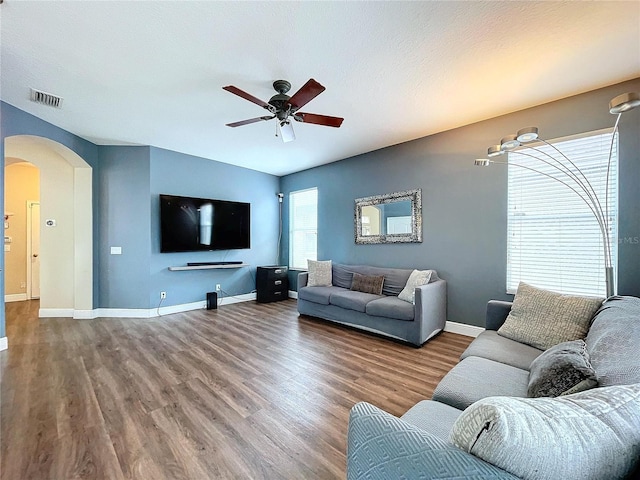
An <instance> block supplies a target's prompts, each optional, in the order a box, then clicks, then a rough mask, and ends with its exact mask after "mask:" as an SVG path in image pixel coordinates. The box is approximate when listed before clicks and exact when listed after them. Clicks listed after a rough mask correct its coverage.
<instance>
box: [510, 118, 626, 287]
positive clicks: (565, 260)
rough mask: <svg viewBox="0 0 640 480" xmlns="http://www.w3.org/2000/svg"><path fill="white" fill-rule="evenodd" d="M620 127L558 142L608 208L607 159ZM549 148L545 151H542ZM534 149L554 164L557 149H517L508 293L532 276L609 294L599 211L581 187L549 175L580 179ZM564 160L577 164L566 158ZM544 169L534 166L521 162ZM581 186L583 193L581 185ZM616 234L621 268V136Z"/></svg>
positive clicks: (612, 194) (613, 196) (612, 192)
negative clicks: (583, 197) (581, 195)
mask: <svg viewBox="0 0 640 480" xmlns="http://www.w3.org/2000/svg"><path fill="white" fill-rule="evenodd" d="M612 134H613V132H612V131H610V130H609V131H599V132H592V133H589V134H585V135H582V136H579V137H571V138H569V139H563V140H561V141H556V142H553V145H554V146H555V147H556V148H557V149H558V150H560V151H561V152H562V153H563V154H564V155H566V156H567V157H568V158H569V159H570V160H571V161H572V162H573V163H574V164H575V165H576V166H577V167H578V168H579V169H580V170H581V171H582V172H583V173H584V175H585V176H586V178H587V180H588V182H589V183H590V184H591V185H592V186H593V189H594V190H595V193H596V195H597V197H598V199H600V203H601V204H602V209H603V210H604V209H605V190H606V178H607V161H608V157H609V149H610V148H611V136H612ZM541 152H543V153H541ZM520 153H524V154H531V155H535V156H537V157H538V158H544V159H545V160H548V161H549V162H551V163H553V162H552V161H551V160H550V159H549V157H547V156H545V155H544V153H547V154H549V155H552V156H554V158H558V157H559V154H558V153H557V152H556V151H555V150H554V149H553V148H551V147H549V146H547V145H542V146H540V147H538V146H536V147H535V149H534V148H533V147H524V148H521V149H519V150H516V151H513V152H510V153H509V163H510V165H509V167H508V170H509V172H508V190H509V193H508V215H507V234H508V239H507V292H508V293H515V291H516V289H517V287H518V283H519V282H520V281H524V282H526V283H529V284H532V285H534V286H537V287H540V288H547V289H550V290H554V291H558V292H562V293H567V294H578V295H593V296H606V284H605V273H604V245H603V241H602V235H601V232H600V227H599V226H598V223H597V221H596V218H595V216H594V214H593V213H592V212H591V210H590V209H589V207H588V206H587V205H586V204H585V202H584V201H582V200H581V199H580V198H579V197H578V195H577V194H576V193H574V192H573V191H572V190H571V189H569V188H568V187H567V186H565V185H563V184H562V183H559V182H558V181H555V180H552V179H550V178H548V177H546V176H545V175H543V174H547V175H551V176H553V177H555V178H558V179H560V180H562V181H565V182H566V183H568V184H570V185H572V186H573V185H574V183H573V181H571V180H570V179H568V177H567V176H566V175H563V174H561V173H560V172H558V170H557V169H555V168H553V167H551V166H549V165H547V164H545V163H544V162H542V161H540V160H536V159H534V158H531V157H528V156H525V155H521V154H520ZM562 162H563V164H565V165H568V166H569V167H571V165H570V164H569V163H568V162H567V160H565V159H562ZM514 164H518V165H521V166H523V167H529V168H533V169H536V170H538V172H541V173H542V174H541V173H537V172H533V171H531V170H527V169H526V168H522V167H519V166H516V165H514ZM576 190H578V191H580V190H579V189H578V188H576ZM608 209H609V216H608V222H609V235H610V238H611V250H612V252H611V254H612V265H613V266H614V268H615V267H616V266H617V256H618V249H617V246H618V245H617V241H616V239H617V221H618V139H617V136H616V138H615V141H614V142H613V150H612V155H611V168H610V172H609V198H608Z"/></svg>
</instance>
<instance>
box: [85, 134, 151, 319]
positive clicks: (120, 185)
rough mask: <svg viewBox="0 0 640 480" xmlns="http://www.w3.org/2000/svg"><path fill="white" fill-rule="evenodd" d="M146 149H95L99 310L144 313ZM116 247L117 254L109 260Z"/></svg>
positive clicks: (147, 232)
mask: <svg viewBox="0 0 640 480" xmlns="http://www.w3.org/2000/svg"><path fill="white" fill-rule="evenodd" d="M149 150H150V148H149V147H119V146H103V147H99V158H100V170H99V176H98V183H99V187H98V191H97V195H98V198H100V213H99V216H98V221H99V223H100V238H99V242H98V243H99V249H98V250H95V251H94V256H98V257H99V268H98V272H99V278H100V282H99V285H100V291H99V293H100V295H99V305H100V307H103V308H150V303H149V268H150V257H151V230H150V223H151V220H150V218H151V208H150V205H149V191H150V180H149V179H150V177H149V175H150V160H149V156H150V152H149ZM111 247H121V248H122V254H121V255H111Z"/></svg>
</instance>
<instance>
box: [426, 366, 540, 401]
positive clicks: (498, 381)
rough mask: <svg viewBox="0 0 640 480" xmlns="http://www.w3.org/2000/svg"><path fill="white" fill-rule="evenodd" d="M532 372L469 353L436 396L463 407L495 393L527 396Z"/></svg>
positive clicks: (440, 386)
mask: <svg viewBox="0 0 640 480" xmlns="http://www.w3.org/2000/svg"><path fill="white" fill-rule="evenodd" d="M528 384H529V372H528V371H527V370H522V369H520V368H516V367H512V366H510V365H505V364H504V363H499V362H494V361H493V360H487V359H486V358H480V357H467V358H465V359H464V360H462V361H461V362H460V363H458V364H457V365H456V366H455V367H453V368H452V369H451V370H450V371H449V373H447V374H446V375H445V377H444V378H443V379H442V381H441V382H440V383H439V384H438V386H437V387H436V390H435V391H434V392H433V397H432V399H433V400H436V401H438V402H442V403H446V404H447V405H451V406H452V407H455V408H459V409H460V410H464V409H465V408H467V407H468V406H469V405H471V404H472V403H473V402H476V401H478V400H480V399H482V398H486V397H491V396H494V395H508V396H513V397H526V396H527V386H528Z"/></svg>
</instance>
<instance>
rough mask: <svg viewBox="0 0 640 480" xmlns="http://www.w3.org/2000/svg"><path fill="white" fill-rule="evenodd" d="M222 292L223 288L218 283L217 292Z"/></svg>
mask: <svg viewBox="0 0 640 480" xmlns="http://www.w3.org/2000/svg"><path fill="white" fill-rule="evenodd" d="M220 290H222V287H221V286H220V284H219V283H216V292H219V291H220Z"/></svg>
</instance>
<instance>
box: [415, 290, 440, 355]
mask: <svg viewBox="0 0 640 480" xmlns="http://www.w3.org/2000/svg"><path fill="white" fill-rule="evenodd" d="M415 292H416V295H415V301H416V304H415V314H414V315H415V316H414V321H416V322H418V323H419V324H420V328H419V338H415V339H414V340H415V341H414V342H413V343H414V344H416V345H422V344H423V343H424V342H426V341H427V340H429V339H430V338H431V337H433V336H434V335H435V334H437V333H439V332H440V331H442V330H444V326H445V324H446V323H447V282H446V281H444V280H442V279H438V280H436V281H435V282H431V283H427V284H426V285H421V286H419V287H416V290H415Z"/></svg>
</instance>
